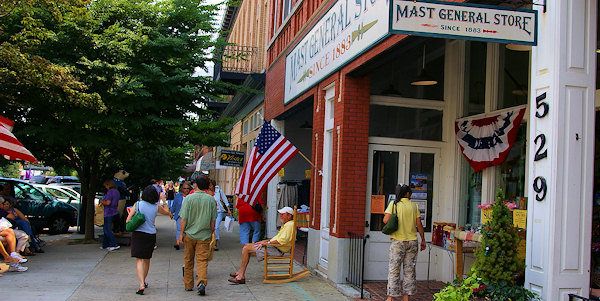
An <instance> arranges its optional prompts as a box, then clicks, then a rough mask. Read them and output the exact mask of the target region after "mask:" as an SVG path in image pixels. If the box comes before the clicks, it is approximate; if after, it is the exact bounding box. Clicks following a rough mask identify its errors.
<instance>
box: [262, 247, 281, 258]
mask: <svg viewBox="0 0 600 301" xmlns="http://www.w3.org/2000/svg"><path fill="white" fill-rule="evenodd" d="M266 249H267V254H269V256H282V255H283V252H281V251H279V249H277V248H275V247H271V246H266ZM256 259H257V260H258V261H263V260H265V247H261V248H260V249H258V250H256Z"/></svg>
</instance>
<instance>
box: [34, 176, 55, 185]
mask: <svg viewBox="0 0 600 301" xmlns="http://www.w3.org/2000/svg"><path fill="white" fill-rule="evenodd" d="M48 179H50V177H49V176H44V175H37V176H33V177H31V179H29V183H33V184H46V182H48Z"/></svg>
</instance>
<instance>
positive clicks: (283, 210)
mask: <svg viewBox="0 0 600 301" xmlns="http://www.w3.org/2000/svg"><path fill="white" fill-rule="evenodd" d="M277 212H279V213H289V214H292V215H293V214H294V209H292V208H291V207H283V208H281V209H279V210H277Z"/></svg>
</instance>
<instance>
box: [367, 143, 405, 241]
mask: <svg viewBox="0 0 600 301" xmlns="http://www.w3.org/2000/svg"><path fill="white" fill-rule="evenodd" d="M398 160H399V153H398V152H388V151H374V153H373V177H372V181H371V195H383V196H385V200H386V204H387V201H388V200H389V197H390V195H394V197H395V193H396V185H397V184H398ZM383 225H384V224H383V214H379V213H371V231H381V229H382V228H383Z"/></svg>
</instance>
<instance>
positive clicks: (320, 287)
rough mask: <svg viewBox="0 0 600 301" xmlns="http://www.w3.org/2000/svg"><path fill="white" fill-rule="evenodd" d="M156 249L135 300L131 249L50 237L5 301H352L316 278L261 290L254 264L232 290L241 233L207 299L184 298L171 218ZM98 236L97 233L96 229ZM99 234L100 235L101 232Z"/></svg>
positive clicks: (231, 241)
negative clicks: (143, 287) (141, 293)
mask: <svg viewBox="0 0 600 301" xmlns="http://www.w3.org/2000/svg"><path fill="white" fill-rule="evenodd" d="M157 227H158V241H157V244H158V249H157V250H155V252H154V256H153V258H152V261H151V267H150V275H149V281H148V284H149V288H147V289H146V294H145V295H144V296H139V295H136V294H135V291H136V290H137V280H136V278H135V261H134V259H133V258H131V257H130V254H129V247H121V249H120V250H117V251H115V252H106V251H103V250H100V249H99V245H82V244H73V243H72V242H73V241H74V240H76V239H77V238H80V237H81V236H80V235H78V234H66V235H60V236H53V237H49V239H48V241H49V243H48V246H47V247H46V248H45V249H46V253H45V254H40V255H38V256H35V257H30V262H29V263H27V264H26V265H27V266H28V267H29V268H30V270H29V271H27V272H25V273H6V274H4V276H3V277H0V295H1V296H2V299H3V300H52V301H55V300H74V301H75V300H76V301H82V300H148V301H149V300H197V299H202V300H227V301H235V300H243V301H247V300H304V301H310V300H348V298H346V297H345V296H343V295H342V294H341V293H340V292H338V291H337V290H336V289H335V288H334V287H332V286H330V285H329V284H327V282H325V281H323V280H322V279H321V278H319V277H317V276H310V277H308V278H305V279H303V280H300V281H298V282H293V283H286V284H277V285H276V284H263V283H262V268H263V266H262V264H259V263H257V262H256V259H255V258H252V259H251V263H250V266H249V270H248V275H247V279H246V284H245V285H229V283H228V282H227V278H228V277H229V276H228V274H229V273H230V272H232V271H234V270H235V269H236V267H237V266H238V265H239V256H240V255H239V252H240V246H239V244H238V238H237V235H238V234H237V233H238V232H237V227H234V231H233V232H232V233H224V234H223V235H222V236H223V237H222V239H221V240H222V242H221V246H220V247H221V249H220V251H218V252H216V253H215V257H214V259H213V261H211V263H210V264H209V280H208V281H209V283H208V286H207V291H206V293H207V295H206V296H204V297H201V296H197V295H196V293H195V292H186V291H184V289H183V282H182V277H181V276H182V270H181V265H182V257H183V252H182V251H176V250H175V249H174V248H173V242H174V231H173V228H174V225H173V223H172V221H171V220H169V219H168V218H167V217H164V216H159V217H158V218H157ZM97 230H99V229H97ZM98 232H100V231H98Z"/></svg>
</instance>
